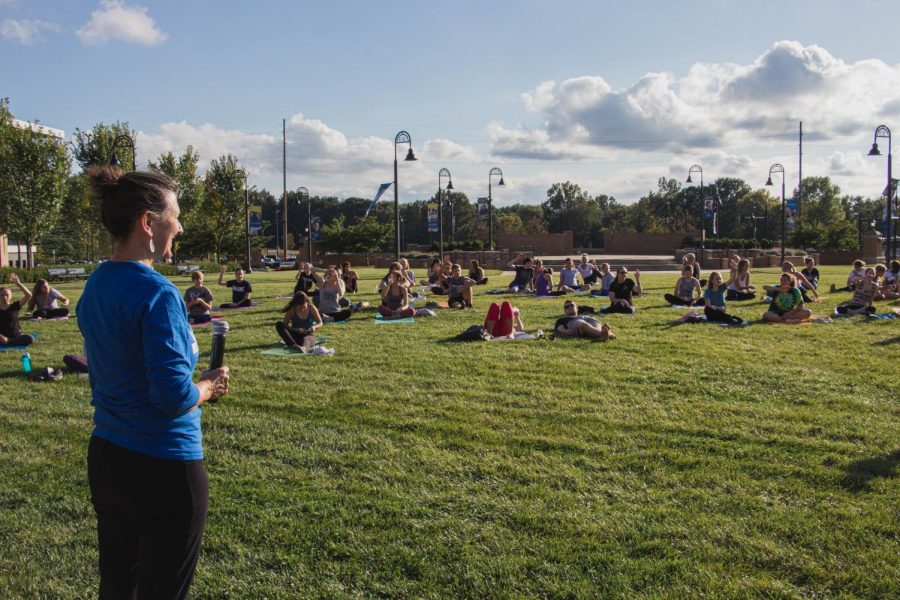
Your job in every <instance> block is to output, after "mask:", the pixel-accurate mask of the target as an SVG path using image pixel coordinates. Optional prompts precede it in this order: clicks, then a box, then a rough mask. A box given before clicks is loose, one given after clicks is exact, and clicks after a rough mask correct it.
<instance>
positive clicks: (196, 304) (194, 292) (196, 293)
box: [184, 271, 213, 325]
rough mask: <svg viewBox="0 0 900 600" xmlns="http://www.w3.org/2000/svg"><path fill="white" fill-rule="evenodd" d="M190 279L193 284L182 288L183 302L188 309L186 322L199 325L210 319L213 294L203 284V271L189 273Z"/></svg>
mask: <svg viewBox="0 0 900 600" xmlns="http://www.w3.org/2000/svg"><path fill="white" fill-rule="evenodd" d="M191 281H193V282H194V285H192V286H191V287H189V288H188V289H186V290H184V303H185V305H186V306H187V310H188V322H190V323H194V324H195V325H200V324H202V323H209V322H210V321H212V315H211V314H210V313H209V311H210V309H211V308H212V302H213V295H212V292H211V291H209V288H208V287H206V286H204V285H203V271H194V272H193V273H191Z"/></svg>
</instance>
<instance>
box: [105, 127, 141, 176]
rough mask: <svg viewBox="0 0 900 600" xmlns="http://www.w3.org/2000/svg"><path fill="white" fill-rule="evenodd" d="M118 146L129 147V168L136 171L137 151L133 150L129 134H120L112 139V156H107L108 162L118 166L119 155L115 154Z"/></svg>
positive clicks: (132, 142) (132, 141)
mask: <svg viewBox="0 0 900 600" xmlns="http://www.w3.org/2000/svg"><path fill="white" fill-rule="evenodd" d="M119 146H124V147H126V148H131V170H132V171H137V152H135V150H134V140H133V139H131V136H130V135H126V134H124V133H123V134H122V135H118V136H116V139H114V140H113V144H112V156H110V157H109V164H110V165H112V166H114V167H119V166H121V164H120V163H119V156H118V155H117V154H116V148H117V147H119Z"/></svg>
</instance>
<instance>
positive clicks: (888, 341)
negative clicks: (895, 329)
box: [872, 335, 900, 346]
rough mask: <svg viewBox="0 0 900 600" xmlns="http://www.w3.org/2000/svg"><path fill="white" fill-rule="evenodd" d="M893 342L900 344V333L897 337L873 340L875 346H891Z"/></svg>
mask: <svg viewBox="0 0 900 600" xmlns="http://www.w3.org/2000/svg"><path fill="white" fill-rule="evenodd" d="M891 344H900V335H898V336H897V337H892V338H888V339H886V340H880V341H877V342H872V345H873V346H890V345H891Z"/></svg>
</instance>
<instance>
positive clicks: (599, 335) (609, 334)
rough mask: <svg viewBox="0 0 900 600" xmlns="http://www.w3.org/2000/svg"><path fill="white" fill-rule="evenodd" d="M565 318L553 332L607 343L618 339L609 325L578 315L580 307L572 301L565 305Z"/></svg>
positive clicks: (556, 325)
mask: <svg viewBox="0 0 900 600" xmlns="http://www.w3.org/2000/svg"><path fill="white" fill-rule="evenodd" d="M563 313H564V316H562V317H560V318H559V319H557V320H556V324H555V325H554V326H553V331H554V332H555V333H556V334H557V335H561V336H564V337H578V338H592V339H596V340H600V341H603V342H605V341H606V340H612V339H615V338H616V334H615V333H613V331H612V328H610V326H609V324H607V323H601V322H600V321H599V320H597V319H595V318H594V317H588V316H586V315H584V314H578V313H579V310H578V305H577V304H575V302H573V301H572V300H566V301H565V302H564V303H563Z"/></svg>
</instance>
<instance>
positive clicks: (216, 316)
mask: <svg viewBox="0 0 900 600" xmlns="http://www.w3.org/2000/svg"><path fill="white" fill-rule="evenodd" d="M224 318H225V317H223V316H222V315H213V316H212V321H207V322H206V323H191V327H209V325H210V324H211V323H212V322H213V321H219V320H221V319H224Z"/></svg>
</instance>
